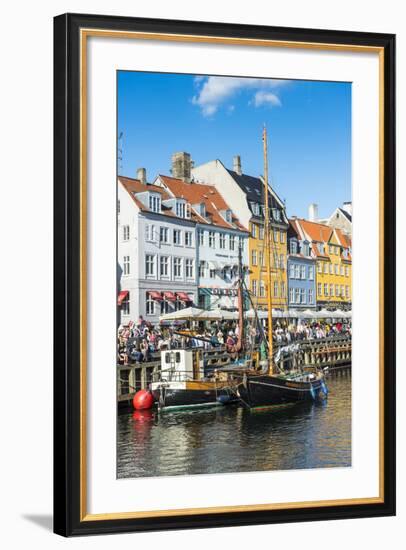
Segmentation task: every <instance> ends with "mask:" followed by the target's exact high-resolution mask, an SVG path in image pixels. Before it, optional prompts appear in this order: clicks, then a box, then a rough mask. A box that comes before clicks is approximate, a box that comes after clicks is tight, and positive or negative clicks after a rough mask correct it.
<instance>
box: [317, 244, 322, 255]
mask: <svg viewBox="0 0 406 550" xmlns="http://www.w3.org/2000/svg"><path fill="white" fill-rule="evenodd" d="M317 248H318V249H319V252H320V254H324V244H323V243H317Z"/></svg>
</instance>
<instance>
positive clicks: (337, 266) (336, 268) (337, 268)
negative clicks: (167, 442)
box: [334, 264, 340, 275]
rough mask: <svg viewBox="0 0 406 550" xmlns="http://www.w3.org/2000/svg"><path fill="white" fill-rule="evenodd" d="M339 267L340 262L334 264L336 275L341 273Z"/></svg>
mask: <svg viewBox="0 0 406 550" xmlns="http://www.w3.org/2000/svg"><path fill="white" fill-rule="evenodd" d="M339 267H340V266H339V265H338V264H334V273H335V274H336V275H338V274H339Z"/></svg>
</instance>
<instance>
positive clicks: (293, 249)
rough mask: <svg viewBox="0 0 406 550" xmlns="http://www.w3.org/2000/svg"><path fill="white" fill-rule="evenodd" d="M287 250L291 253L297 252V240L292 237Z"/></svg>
mask: <svg viewBox="0 0 406 550" xmlns="http://www.w3.org/2000/svg"><path fill="white" fill-rule="evenodd" d="M289 250H290V253H291V254H297V242H296V241H294V240H293V239H292V240H291V241H290V243H289Z"/></svg>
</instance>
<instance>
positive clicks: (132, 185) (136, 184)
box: [118, 176, 199, 222]
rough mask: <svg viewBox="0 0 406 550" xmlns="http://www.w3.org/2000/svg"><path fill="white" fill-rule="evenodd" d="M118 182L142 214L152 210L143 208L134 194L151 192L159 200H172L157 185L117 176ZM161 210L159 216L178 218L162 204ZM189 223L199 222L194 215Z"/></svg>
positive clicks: (143, 205) (142, 204)
mask: <svg viewBox="0 0 406 550" xmlns="http://www.w3.org/2000/svg"><path fill="white" fill-rule="evenodd" d="M118 180H119V181H120V182H121V184H122V185H123V187H124V188H125V189H126V191H127V192H128V194H129V195H130V197H131V198H132V200H133V201H134V202H135V204H136V205H137V206H138V208H139V209H140V210H141V211H142V212H152V210H150V209H149V208H148V207H147V206H145V204H144V203H142V202H141V201H140V199H138V198H137V197H136V196H135V193H143V192H146V191H153V192H154V193H159V194H160V195H161V199H162V200H163V201H165V200H169V199H172V198H173V197H172V196H171V195H169V193H167V192H166V191H165V189H164V188H163V187H160V186H158V185H152V184H147V185H145V184H143V183H141V181H140V180H136V179H133V178H126V177H124V176H119V177H118ZM161 209H162V210H161V215H163V216H170V217H171V218H176V217H178V216H176V213H175V212H174V211H173V210H172V209H171V208H169V207H167V206H165V205H164V204H162V205H161ZM191 221H193V222H196V221H199V220H197V217H196V216H195V215H192V216H191Z"/></svg>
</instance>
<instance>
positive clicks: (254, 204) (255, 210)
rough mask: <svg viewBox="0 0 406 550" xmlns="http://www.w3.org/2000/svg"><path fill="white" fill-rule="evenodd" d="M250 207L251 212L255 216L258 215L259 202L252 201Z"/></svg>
mask: <svg viewBox="0 0 406 550" xmlns="http://www.w3.org/2000/svg"><path fill="white" fill-rule="evenodd" d="M251 209H252V213H253V214H254V215H255V216H259V212H260V211H259V204H258V203H257V202H252V203H251Z"/></svg>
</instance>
